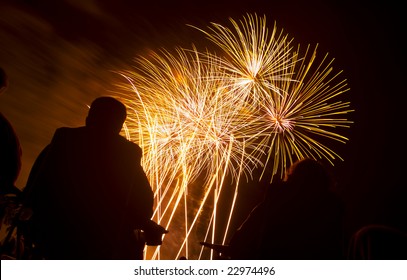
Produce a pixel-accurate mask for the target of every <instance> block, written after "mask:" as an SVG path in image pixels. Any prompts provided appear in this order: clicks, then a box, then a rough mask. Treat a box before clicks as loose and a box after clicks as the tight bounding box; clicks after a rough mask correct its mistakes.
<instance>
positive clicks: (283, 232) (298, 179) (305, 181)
mask: <svg viewBox="0 0 407 280" xmlns="http://www.w3.org/2000/svg"><path fill="white" fill-rule="evenodd" d="M331 186H332V176H330V174H329V173H328V172H327V170H326V169H325V168H324V167H323V166H322V165H321V164H320V163H319V162H317V161H315V160H313V159H303V160H300V161H297V162H295V163H294V164H293V165H292V166H291V167H290V168H289V170H288V171H287V175H286V178H285V179H284V181H282V182H279V183H277V184H272V185H271V186H270V189H269V193H268V194H267V197H266V198H265V200H264V201H263V202H261V203H260V204H259V205H257V206H256V207H255V208H254V209H253V210H252V212H251V213H250V215H249V216H248V218H247V219H246V220H245V222H244V223H243V224H242V226H241V227H240V228H239V229H238V230H237V231H236V232H235V234H234V236H233V237H232V239H231V240H230V243H229V246H227V247H224V248H223V249H222V248H220V249H218V251H223V254H224V255H225V256H228V258H231V259H261V260H273V259H279V260H326V259H333V260H336V259H343V258H344V248H343V229H342V217H343V207H342V203H341V201H340V199H339V198H338V197H337V196H336V195H335V193H334V192H333V191H332V190H331ZM209 247H210V246H209ZM215 250H216V248H215Z"/></svg>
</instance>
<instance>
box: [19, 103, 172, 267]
mask: <svg viewBox="0 0 407 280" xmlns="http://www.w3.org/2000/svg"><path fill="white" fill-rule="evenodd" d="M125 119H126V108H125V106H124V105H123V104H122V103H121V102H119V101H118V100H116V99H114V98H111V97H100V98H97V99H96V100H94V101H93V103H92V104H91V107H90V110H89V114H88V116H87V118H86V126H83V127H78V128H65V127H64V128H59V129H57V130H56V132H55V134H54V136H53V138H52V141H51V143H50V144H49V145H48V146H46V148H45V149H44V150H43V151H42V152H41V154H40V155H39V157H38V158H37V160H36V162H35V163H34V165H33V168H32V170H31V173H30V176H29V179H28V182H27V186H26V189H25V194H26V196H27V203H26V206H29V207H31V209H32V210H33V216H32V220H31V225H30V231H31V232H30V236H31V238H32V242H33V243H34V245H35V248H36V254H38V256H40V257H41V258H45V259H96V260H98V259H142V258H143V248H144V245H145V243H144V240H138V239H137V235H136V234H135V232H134V230H136V229H139V230H143V231H144V232H145V234H146V236H147V239H148V243H147V244H148V245H158V244H161V240H162V234H164V233H166V231H165V229H164V228H163V227H161V226H159V225H157V224H156V223H155V222H153V221H152V220H151V217H152V212H153V193H152V190H151V187H150V184H149V182H148V180H147V177H146V175H145V173H144V170H143V169H142V166H141V165H140V161H141V156H142V151H141V148H140V147H139V146H138V145H136V144H134V143H132V142H130V141H128V140H126V139H125V138H124V137H122V136H120V134H119V133H120V130H121V128H122V125H123V123H124V121H125Z"/></svg>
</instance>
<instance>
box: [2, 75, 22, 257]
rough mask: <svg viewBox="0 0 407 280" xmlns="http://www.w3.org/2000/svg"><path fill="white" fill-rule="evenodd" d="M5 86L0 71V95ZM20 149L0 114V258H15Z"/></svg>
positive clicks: (15, 135)
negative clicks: (15, 218) (15, 220)
mask: <svg viewBox="0 0 407 280" xmlns="http://www.w3.org/2000/svg"><path fill="white" fill-rule="evenodd" d="M7 86H8V77H7V73H6V72H5V71H4V69H3V68H0V94H2V93H3V92H5V91H6V89H7ZM21 154H22V152H21V146H20V141H19V139H18V137H17V134H16V132H15V130H14V128H13V126H12V125H11V124H10V122H9V121H8V120H7V118H6V117H5V116H4V115H3V114H2V113H0V241H1V244H0V245H1V251H0V254H1V257H2V259H3V258H9V257H16V254H17V253H16V249H17V248H16V244H17V238H16V231H14V230H12V229H14V227H13V221H14V217H15V216H16V215H17V211H18V207H19V204H20V199H21V190H20V189H19V188H17V187H16V180H17V178H18V176H19V174H20V170H21Z"/></svg>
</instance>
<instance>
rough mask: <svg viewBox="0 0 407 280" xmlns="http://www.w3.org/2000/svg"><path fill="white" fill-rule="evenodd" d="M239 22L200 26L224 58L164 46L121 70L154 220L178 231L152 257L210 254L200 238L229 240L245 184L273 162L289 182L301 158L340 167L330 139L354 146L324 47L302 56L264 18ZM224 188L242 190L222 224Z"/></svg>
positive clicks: (129, 129) (122, 94) (129, 125)
mask: <svg viewBox="0 0 407 280" xmlns="http://www.w3.org/2000/svg"><path fill="white" fill-rule="evenodd" d="M231 23H232V28H228V27H225V26H222V25H220V24H215V23H213V24H212V26H211V27H209V31H205V30H203V29H200V28H197V29H199V30H200V31H202V32H203V33H204V34H205V35H206V36H207V38H209V40H210V41H212V42H213V43H215V45H216V46H217V47H219V48H220V50H221V53H222V56H219V55H216V54H215V52H209V51H206V52H199V51H198V50H197V49H196V48H195V47H192V48H191V49H181V48H176V49H175V51H174V53H172V52H170V51H168V50H164V49H162V50H160V51H158V52H155V51H152V52H150V53H149V55H146V56H139V57H138V58H137V59H136V60H135V62H136V67H135V69H134V70H132V71H122V72H120V74H121V75H122V76H123V77H124V78H125V79H126V82H125V83H123V84H120V85H119V87H118V96H119V98H121V99H122V100H123V101H124V102H125V103H126V104H127V106H128V107H129V108H131V110H130V112H129V117H128V120H127V122H126V135H127V136H128V138H129V139H131V140H134V141H136V142H137V143H139V144H140V146H141V147H142V148H143V151H144V157H143V162H142V164H143V167H144V169H145V170H146V173H147V175H148V177H149V180H150V183H151V185H152V187H153V189H154V193H155V195H154V197H155V201H156V203H155V205H156V208H155V212H154V219H155V220H156V221H158V222H159V223H160V224H162V225H164V226H166V227H167V228H168V229H169V230H170V233H171V234H169V235H168V236H165V244H166V246H165V247H163V248H161V247H158V248H155V250H153V252H148V251H147V252H146V258H151V259H159V258H166V259H176V258H178V257H179V256H181V255H184V256H186V257H187V258H197V256H198V255H199V257H198V258H201V257H202V247H199V246H198V249H197V248H196V245H197V244H198V242H199V241H202V240H205V241H207V240H208V241H210V242H217V243H220V242H221V243H225V242H226V241H227V234H228V229H229V223H230V221H231V218H232V214H233V210H234V207H235V206H236V204H235V203H236V197H237V193H238V186H239V182H240V181H239V180H240V179H241V178H244V176H245V177H246V178H250V177H251V172H252V170H253V168H256V167H259V166H260V167H263V168H270V165H271V166H272V167H271V170H272V174H273V176H274V175H275V174H277V173H278V171H280V175H281V176H282V172H283V171H284V170H285V168H286V167H287V166H288V165H290V164H291V163H292V162H293V161H294V160H295V159H297V158H303V157H314V158H322V157H323V158H326V159H328V160H329V161H330V162H331V163H333V160H334V159H335V158H340V156H339V155H337V154H336V153H335V152H334V151H333V150H332V149H331V148H329V147H328V146H327V145H326V144H325V142H324V141H323V140H324V139H328V140H334V141H339V142H346V141H347V140H348V139H347V138H346V137H344V136H341V135H340V134H338V133H337V132H336V131H335V130H336V129H337V128H342V127H344V128H347V127H349V125H350V123H351V122H350V121H348V120H346V119H345V118H343V115H345V114H347V113H349V112H351V111H352V110H350V109H349V106H350V104H349V102H341V101H338V100H337V98H338V96H340V95H341V94H342V93H344V92H346V91H348V87H347V84H346V81H345V80H342V81H337V80H338V77H339V75H340V72H339V73H337V74H335V73H334V72H333V68H332V60H331V61H328V62H327V56H325V57H324V59H322V61H321V62H320V63H319V64H317V63H316V62H315V61H316V48H315V49H314V50H313V51H310V49H309V48H307V49H306V51H305V53H304V54H303V55H302V56H301V55H300V49H299V47H298V49H297V50H296V51H293V48H292V46H291V44H292V40H288V38H287V36H286V35H284V34H283V33H282V32H280V33H278V32H277V28H276V27H275V25H274V28H273V30H272V32H271V33H269V29H268V28H267V25H266V19H265V17H263V18H259V17H257V16H256V15H254V16H251V15H248V16H247V17H245V18H243V20H241V21H239V22H237V21H234V20H233V19H231ZM195 28H196V27H195ZM264 170H265V169H264ZM273 176H272V177H271V178H273ZM225 186H227V187H228V188H234V192H235V194H234V196H233V199H232V200H233V201H232V202H231V203H230V205H231V206H230V210H229V215H228V219H227V222H226V226H224V227H220V226H218V222H217V217H218V208H219V205H218V203H219V197H220V195H221V193H222V190H223V188H224V187H225ZM222 211H224V209H222ZM219 228H220V229H219ZM220 231H221V232H220ZM218 235H220V236H221V241H220V242H219V241H218V240H219V239H217V238H218V237H217V236H218ZM191 236H193V237H191ZM191 239H193V242H191ZM197 239H198V241H196V240H197ZM150 251H151V250H150ZM198 251H199V252H198ZM173 252H175V253H173ZM210 258H212V256H210Z"/></svg>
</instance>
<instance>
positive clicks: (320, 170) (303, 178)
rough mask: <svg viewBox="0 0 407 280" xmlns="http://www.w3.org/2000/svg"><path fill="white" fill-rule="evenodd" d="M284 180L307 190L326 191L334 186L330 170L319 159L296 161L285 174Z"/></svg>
mask: <svg viewBox="0 0 407 280" xmlns="http://www.w3.org/2000/svg"><path fill="white" fill-rule="evenodd" d="M284 181H286V182H287V183H289V184H290V185H294V186H306V188H303V187H301V188H300V190H301V189H303V190H304V191H305V190H314V191H324V190H329V189H330V187H331V186H332V178H331V175H330V173H329V172H328V170H327V169H326V168H325V166H323V165H322V164H321V163H320V162H319V161H317V160H315V159H312V158H304V159H301V160H298V161H296V162H294V163H293V164H292V165H291V166H290V168H289V169H288V170H287V172H286V174H285V178H284Z"/></svg>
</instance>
